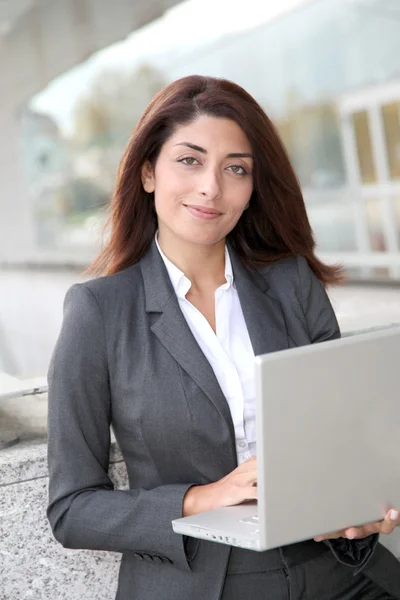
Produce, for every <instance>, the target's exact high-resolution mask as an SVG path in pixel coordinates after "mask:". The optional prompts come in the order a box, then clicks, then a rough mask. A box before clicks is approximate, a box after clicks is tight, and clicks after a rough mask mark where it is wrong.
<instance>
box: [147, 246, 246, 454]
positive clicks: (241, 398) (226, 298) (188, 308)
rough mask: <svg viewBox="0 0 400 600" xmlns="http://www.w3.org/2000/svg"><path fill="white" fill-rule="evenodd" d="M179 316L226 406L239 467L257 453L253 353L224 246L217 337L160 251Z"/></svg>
mask: <svg viewBox="0 0 400 600" xmlns="http://www.w3.org/2000/svg"><path fill="white" fill-rule="evenodd" d="M156 244H157V248H158V250H159V252H160V254H161V256H162V259H163V261H164V263H165V266H166V268H167V271H168V274H169V277H170V279H171V283H172V285H173V287H174V290H175V293H176V295H177V297H178V301H179V306H180V308H181V310H182V313H183V315H184V317H185V319H186V321H187V323H188V325H189V327H190V329H191V331H192V333H193V335H194V337H195V339H196V341H197V343H198V344H199V346H200V348H201V350H202V352H203V353H204V355H205V357H206V358H207V360H208V361H209V363H210V364H211V366H212V368H213V370H214V373H215V376H216V378H217V381H218V383H219V385H220V387H221V390H222V392H223V394H224V396H225V398H226V400H227V402H228V404H229V408H230V411H231V415H232V421H233V425H234V428H235V438H236V454H237V459H238V464H240V463H242V462H244V461H246V460H247V459H248V458H250V456H255V454H256V424H255V416H256V400H255V381H254V352H253V348H252V345H251V341H250V337H249V333H248V331H247V326H246V323H245V320H244V316H243V312H242V307H241V306H240V300H239V296H238V293H237V290H236V289H235V285H234V280H233V271H232V264H231V260H230V257H229V252H228V249H227V248H226V247H225V278H226V283H224V284H223V285H221V286H220V287H219V288H218V289H217V290H215V322H216V334H215V333H214V331H213V329H212V327H211V325H210V324H209V323H208V321H207V319H206V318H205V317H204V316H203V315H202V313H201V312H200V311H199V310H198V309H197V308H196V307H195V306H193V304H192V303H191V302H189V300H187V299H186V294H187V293H188V291H189V290H190V288H191V285H192V284H191V282H190V281H189V279H188V278H187V277H186V276H185V274H184V273H183V272H182V271H181V270H180V269H178V267H177V266H176V265H174V264H173V263H172V262H171V261H170V260H169V259H168V258H167V257H166V256H165V254H164V253H163V251H162V250H161V248H160V246H159V244H158V240H157V236H156Z"/></svg>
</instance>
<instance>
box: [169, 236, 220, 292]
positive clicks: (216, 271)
mask: <svg viewBox="0 0 400 600" xmlns="http://www.w3.org/2000/svg"><path fill="white" fill-rule="evenodd" d="M158 243H159V245H160V248H161V250H162V251H163V252H164V254H165V256H166V257H167V258H168V259H169V260H170V261H171V262H172V263H173V264H174V265H176V266H177V267H178V269H180V270H181V271H182V272H183V273H184V274H185V275H186V277H187V278H188V279H189V280H190V282H191V284H192V290H193V291H194V290H198V291H201V290H208V289H210V288H213V289H216V288H217V287H219V286H220V285H222V284H223V283H225V238H224V239H222V240H221V241H219V242H217V243H216V244H213V245H211V246H203V245H200V244H192V243H190V242H187V241H185V240H183V239H182V238H178V237H176V236H174V235H171V234H169V233H166V232H164V231H163V230H160V231H159V232H158Z"/></svg>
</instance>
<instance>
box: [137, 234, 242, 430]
mask: <svg viewBox="0 0 400 600" xmlns="http://www.w3.org/2000/svg"><path fill="white" fill-rule="evenodd" d="M141 268H142V274H143V281H144V288H145V296H146V312H149V313H161V314H160V316H159V318H158V319H157V320H156V321H155V322H154V323H153V325H152V326H151V330H152V331H153V333H154V334H155V335H156V336H157V337H158V339H159V340H160V342H161V343H162V344H163V346H164V347H165V349H166V350H167V351H168V352H169V353H170V354H171V355H172V356H173V357H174V359H175V360H176V361H177V362H178V363H179V365H180V366H181V367H182V368H183V369H184V370H185V371H186V373H187V374H188V375H189V376H190V377H191V378H192V379H193V380H194V381H195V383H196V384H197V385H198V386H199V387H200V388H201V389H202V390H203V392H204V393H205V394H206V395H207V397H208V398H209V399H210V401H211V402H212V403H213V405H214V406H215V408H216V409H217V411H218V412H219V414H220V415H221V417H222V418H223V419H224V421H225V422H226V423H227V425H228V427H229V429H230V432H231V436H232V440H234V437H235V435H234V427H233V423H232V417H231V413H230V410H229V406H228V403H227V401H226V399H225V396H224V394H223V392H222V390H221V388H220V386H219V383H218V381H217V378H216V377H215V374H214V371H213V369H212V367H211V365H210V363H209V362H208V360H207V359H206V357H205V356H204V354H203V352H202V351H201V349H200V347H199V345H198V343H197V342H196V339H195V338H194V336H193V334H192V332H191V330H190V328H189V326H188V324H187V322H186V319H185V317H184V316H183V314H182V311H181V309H180V306H179V302H178V299H177V297H176V295H175V292H174V289H173V287H172V284H171V281H170V279H169V276H168V272H167V270H166V268H165V265H164V262H163V260H162V258H161V256H160V253H159V252H158V249H157V246H156V244H155V242H153V244H152V245H151V248H150V250H149V252H148V253H147V254H146V256H145V257H144V258H143V259H142V260H141Z"/></svg>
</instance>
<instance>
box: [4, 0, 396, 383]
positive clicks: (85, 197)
mask: <svg viewBox="0 0 400 600" xmlns="http://www.w3.org/2000/svg"><path fill="white" fill-rule="evenodd" d="M192 73H200V74H208V75H215V76H221V77H227V78H229V79H232V80H234V81H236V82H237V83H239V84H241V85H242V86H243V87H245V88H246V89H247V90H248V91H249V92H250V93H252V94H253V95H254V96H255V97H256V98H257V99H258V101H259V102H260V103H261V105H262V106H263V107H264V109H265V110H266V112H267V113H268V114H269V116H270V117H271V118H272V119H273V121H274V122H275V124H276V126H277V128H278V130H279V132H280V134H281V136H282V138H283V140H284V143H285V145H286V148H287V150H288V152H289V155H290V157H291V159H292V161H293V164H294V166H295V169H296V171H297V174H298V176H299V179H300V182H301V185H302V188H303V192H304V196H305V199H306V203H307V207H308V212H309V216H310V220H311V223H312V226H313V229H314V232H315V238H316V241H317V245H318V253H319V255H320V256H321V258H322V259H324V260H326V261H327V262H336V261H342V262H343V263H344V265H345V267H346V271H347V274H348V276H349V277H350V278H351V279H352V280H357V279H363V280H371V281H376V280H380V281H387V282H396V281H397V282H400V3H399V2H398V1H397V0H281V1H280V2H279V3H278V2H275V1H274V0H247V1H246V3H243V2H241V1H239V0H186V1H181V2H179V1H176V0H142V1H138V2H131V1H129V0H114V2H113V3H112V5H111V3H110V2H107V1H106V0H2V1H0V86H1V94H0V371H1V370H4V371H6V372H8V373H23V374H29V375H31V374H34V375H36V374H38V373H40V374H42V373H44V372H45V370H46V369H47V363H48V358H49V356H50V353H51V348H52V346H53V344H54V341H55V337H56V335H57V331H58V328H59V323H60V319H61V308H62V299H63V297H64V294H65V290H66V288H67V287H68V286H69V285H70V284H71V283H72V282H73V281H76V280H77V279H78V278H79V277H80V272H81V271H82V270H83V269H84V268H85V267H86V266H87V265H88V264H89V262H90V260H91V259H92V258H93V257H94V256H95V254H96V252H97V251H98V248H99V246H100V244H101V226H102V224H103V223H104V220H105V217H106V210H105V207H106V205H107V201H108V200H109V198H110V196H111V194H112V191H113V186H114V182H115V176H116V170H117V166H118V162H119V160H120V157H121V155H122V152H123V149H124V147H125V145H126V143H127V141H128V139H129V136H130V134H131V131H132V129H133V127H134V126H135V123H136V121H137V120H138V118H139V116H140V114H141V112H142V111H143V109H144V108H145V106H146V104H147V103H148V102H149V100H150V99H151V97H152V96H153V95H154V93H155V92H156V91H157V90H159V89H160V88H161V87H162V86H163V85H165V84H166V83H168V82H169V81H171V80H173V79H176V78H178V77H181V76H184V75H187V74H192Z"/></svg>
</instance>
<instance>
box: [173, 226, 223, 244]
mask: <svg viewBox="0 0 400 600" xmlns="http://www.w3.org/2000/svg"><path fill="white" fill-rule="evenodd" d="M181 237H182V238H184V240H185V241H186V242H189V243H190V244H197V245H199V246H214V245H215V244H218V242H220V241H221V240H223V239H225V237H226V234H223V233H217V232H208V233H206V232H205V231H194V230H189V228H188V229H186V230H185V232H184V233H183V235H181Z"/></svg>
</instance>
